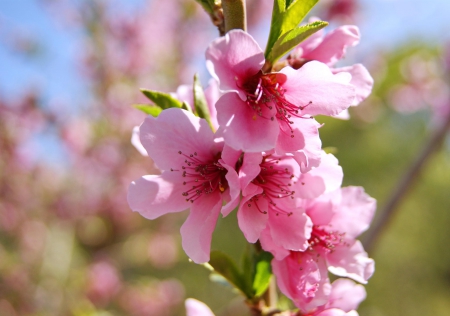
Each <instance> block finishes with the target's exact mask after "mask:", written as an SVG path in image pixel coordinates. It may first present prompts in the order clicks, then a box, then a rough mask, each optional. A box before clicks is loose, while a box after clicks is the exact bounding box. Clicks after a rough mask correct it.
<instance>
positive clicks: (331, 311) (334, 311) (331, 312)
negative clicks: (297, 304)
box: [313, 308, 358, 316]
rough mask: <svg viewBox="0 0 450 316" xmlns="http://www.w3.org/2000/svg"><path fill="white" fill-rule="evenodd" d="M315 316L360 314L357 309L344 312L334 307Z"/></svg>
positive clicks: (350, 315) (352, 315) (356, 315)
mask: <svg viewBox="0 0 450 316" xmlns="http://www.w3.org/2000/svg"><path fill="white" fill-rule="evenodd" d="M313 315H314V316H358V313H357V312H355V311H351V312H349V313H346V312H344V311H343V310H341V309H337V308H332V309H327V310H324V311H321V312H320V313H317V314H313Z"/></svg>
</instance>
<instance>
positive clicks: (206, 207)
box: [180, 192, 222, 263]
mask: <svg viewBox="0 0 450 316" xmlns="http://www.w3.org/2000/svg"><path fill="white" fill-rule="evenodd" d="M221 208H222V198H221V195H220V193H219V192H214V193H212V194H209V195H203V196H202V197H201V198H199V199H198V200H196V201H195V202H194V203H193V204H191V212H190V214H189V216H188V218H187V219H186V221H185V222H184V224H183V226H181V229H180V232H181V237H182V245H183V249H184V251H185V252H186V254H187V255H188V256H189V258H191V259H192V261H194V262H195V263H205V262H208V261H209V254H210V251H211V240H212V233H213V231H214V228H215V226H216V222H217V218H218V217H219V213H220V209H221Z"/></svg>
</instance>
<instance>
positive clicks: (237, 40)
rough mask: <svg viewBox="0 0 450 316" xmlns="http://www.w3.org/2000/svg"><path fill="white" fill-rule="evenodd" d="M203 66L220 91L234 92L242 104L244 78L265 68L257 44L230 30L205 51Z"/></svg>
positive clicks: (247, 36)
mask: <svg viewBox="0 0 450 316" xmlns="http://www.w3.org/2000/svg"><path fill="white" fill-rule="evenodd" d="M206 60H207V61H206V66H207V68H208V70H209V72H210V73H211V75H212V76H213V77H214V78H216V79H217V81H219V86H220V88H221V90H224V91H236V92H238V93H239V94H240V97H241V98H242V100H245V99H246V94H245V93H244V92H243V91H242V90H241V89H240V88H238V87H242V85H243V83H244V82H245V81H246V79H247V78H249V77H251V76H253V75H256V74H257V73H258V72H259V71H260V70H261V68H262V66H263V65H264V62H265V59H264V53H263V51H262V49H261V47H259V45H258V43H257V42H256V41H255V40H254V39H253V38H252V37H251V36H250V35H249V34H248V33H246V32H244V31H241V30H231V31H230V32H228V33H227V34H225V36H222V37H219V38H218V39H216V40H214V41H213V42H212V43H211V44H210V45H209V47H208V49H207V50H206Z"/></svg>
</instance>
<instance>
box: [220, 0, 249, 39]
mask: <svg viewBox="0 0 450 316" xmlns="http://www.w3.org/2000/svg"><path fill="white" fill-rule="evenodd" d="M222 9H223V16H224V22H225V32H228V31H230V30H233V29H241V30H244V31H246V30H247V16H246V12H245V0H222Z"/></svg>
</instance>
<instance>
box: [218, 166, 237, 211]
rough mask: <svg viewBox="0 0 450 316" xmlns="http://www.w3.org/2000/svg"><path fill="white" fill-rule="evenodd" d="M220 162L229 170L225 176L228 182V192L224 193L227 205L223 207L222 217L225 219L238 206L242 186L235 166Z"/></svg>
mask: <svg viewBox="0 0 450 316" xmlns="http://www.w3.org/2000/svg"><path fill="white" fill-rule="evenodd" d="M219 162H220V163H221V164H222V166H223V167H224V168H225V169H227V170H228V172H227V174H226V175H225V178H226V179H227V182H228V190H226V192H224V193H223V195H225V196H224V200H225V201H226V202H227V203H226V204H225V205H224V206H223V207H222V215H223V216H224V217H225V216H227V215H228V214H230V213H231V211H233V210H234V209H235V208H236V207H237V206H238V204H239V198H240V194H241V186H240V184H239V176H238V174H237V173H236V170H235V169H234V165H235V164H233V165H232V166H233V167H232V166H229V165H227V164H225V163H222V162H223V161H222V160H219Z"/></svg>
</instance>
